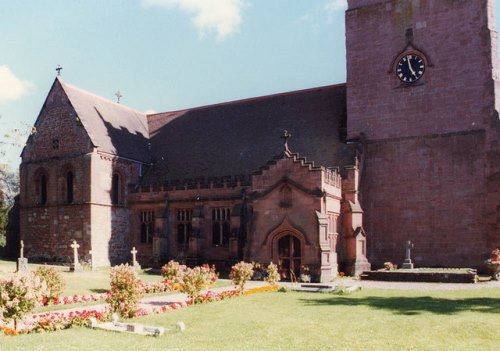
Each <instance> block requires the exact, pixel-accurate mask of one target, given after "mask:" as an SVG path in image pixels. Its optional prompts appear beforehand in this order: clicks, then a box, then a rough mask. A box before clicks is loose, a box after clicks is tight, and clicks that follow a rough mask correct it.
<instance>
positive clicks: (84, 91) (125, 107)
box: [56, 77, 146, 116]
mask: <svg viewBox="0 0 500 351" xmlns="http://www.w3.org/2000/svg"><path fill="white" fill-rule="evenodd" d="M56 79H58V80H59V82H60V83H61V85H62V87H63V88H65V87H69V88H71V89H74V90H77V91H78V92H81V93H84V94H87V95H90V96H92V97H94V98H97V99H99V100H102V101H105V102H107V103H111V104H113V105H116V106H117V107H120V108H124V109H127V110H130V111H133V112H136V113H138V114H141V115H144V116H146V113H144V112H140V111H138V110H136V109H134V108H132V107H130V106H127V105H124V104H120V103H117V102H114V101H112V100H110V99H107V98H105V97H102V96H100V95H97V94H95V93H92V92H90V91H88V90H85V89H82V88H79V87H77V86H75V85H73V84H69V83H66V82H65V81H64V80H63V79H62V78H61V77H56Z"/></svg>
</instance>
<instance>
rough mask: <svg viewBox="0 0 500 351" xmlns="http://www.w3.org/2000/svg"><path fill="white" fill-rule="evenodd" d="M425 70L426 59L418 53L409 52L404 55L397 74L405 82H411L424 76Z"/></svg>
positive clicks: (397, 68) (397, 67)
mask: <svg viewBox="0 0 500 351" xmlns="http://www.w3.org/2000/svg"><path fill="white" fill-rule="evenodd" d="M424 72H425V61H424V59H423V58H422V57H420V56H419V55H416V54H407V55H405V56H403V57H402V58H401V59H400V60H399V62H398V64H397V66H396V75H397V76H398V78H399V80H400V81H402V82H403V83H408V84H409V83H414V82H416V81H417V80H419V79H420V78H422V76H423V75H424Z"/></svg>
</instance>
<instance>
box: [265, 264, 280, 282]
mask: <svg viewBox="0 0 500 351" xmlns="http://www.w3.org/2000/svg"><path fill="white" fill-rule="evenodd" d="M265 280H266V282H268V283H269V284H270V285H276V284H278V282H279V281H280V274H279V272H278V266H277V265H275V264H274V263H272V262H271V263H269V265H268V266H267V276H266V278H265Z"/></svg>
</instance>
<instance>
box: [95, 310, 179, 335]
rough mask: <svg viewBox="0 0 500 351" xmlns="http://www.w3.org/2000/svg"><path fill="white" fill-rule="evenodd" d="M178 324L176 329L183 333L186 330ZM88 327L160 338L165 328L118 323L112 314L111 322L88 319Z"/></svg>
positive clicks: (116, 316) (115, 315) (117, 319)
mask: <svg viewBox="0 0 500 351" xmlns="http://www.w3.org/2000/svg"><path fill="white" fill-rule="evenodd" d="M179 323H182V322H179ZM179 323H177V328H178V329H179V330H180V331H184V330H185V329H186V327H185V325H184V323H182V328H181V327H180V326H179ZM90 327H91V328H92V329H102V330H109V331H115V332H122V333H132V334H139V335H150V336H161V335H163V334H164V333H165V328H163V327H152V326H147V325H143V324H140V323H123V322H120V320H119V317H118V315H117V314H116V313H113V315H112V316H111V322H105V323H99V322H98V321H97V319H96V318H94V317H92V318H90Z"/></svg>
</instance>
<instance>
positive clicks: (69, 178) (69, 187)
mask: <svg viewBox="0 0 500 351" xmlns="http://www.w3.org/2000/svg"><path fill="white" fill-rule="evenodd" d="M73 178H74V177H73V172H68V174H66V202H67V203H68V204H71V203H73Z"/></svg>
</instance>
